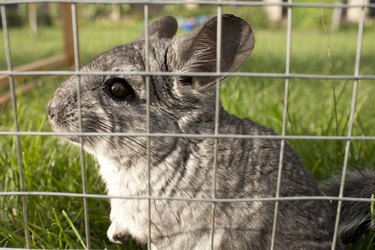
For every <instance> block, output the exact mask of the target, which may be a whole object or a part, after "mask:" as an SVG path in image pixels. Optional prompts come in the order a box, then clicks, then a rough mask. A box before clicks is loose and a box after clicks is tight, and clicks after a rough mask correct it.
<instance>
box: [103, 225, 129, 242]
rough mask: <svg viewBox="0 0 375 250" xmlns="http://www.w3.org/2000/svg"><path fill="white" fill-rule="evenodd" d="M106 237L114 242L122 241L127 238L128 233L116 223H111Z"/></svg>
mask: <svg viewBox="0 0 375 250" xmlns="http://www.w3.org/2000/svg"><path fill="white" fill-rule="evenodd" d="M107 236H108V239H109V240H110V241H111V242H114V243H122V242H123V241H124V240H126V239H127V238H128V233H127V231H126V230H125V229H122V228H121V227H119V226H118V224H117V223H112V224H111V226H110V227H109V228H108V231H107Z"/></svg>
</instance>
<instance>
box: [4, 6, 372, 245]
mask: <svg viewBox="0 0 375 250" xmlns="http://www.w3.org/2000/svg"><path fill="white" fill-rule="evenodd" d="M41 2H45V1H39V0H30V1H27V0H23V1H21V0H7V1H5V0H0V6H1V16H2V27H3V35H4V48H5V56H6V69H4V70H0V75H7V76H8V78H9V92H10V94H11V106H12V114H13V118H14V127H15V130H14V131H0V137H7V136H13V137H14V138H15V139H16V141H15V145H16V152H17V161H18V163H17V164H18V171H19V190H17V191H1V192H0V196H3V197H5V196H9V197H13V196H17V197H21V199H22V210H23V213H22V214H23V224H24V237H25V242H26V246H25V247H26V248H31V241H32V239H31V238H30V235H31V232H30V231H29V218H28V214H29V212H28V198H29V197H30V196H43V197H47V196H56V197H61V196H63V197H72V198H82V199H83V214H84V227H83V229H84V232H85V233H84V234H85V246H86V247H87V248H91V243H90V223H89V221H90V218H89V210H90V207H89V205H88V199H108V198H119V199H130V200H131V199H135V200H147V201H148V221H149V227H148V228H149V229H148V230H149V232H148V249H151V242H152V239H151V233H150V232H151V201H153V200H173V201H199V202H209V203H212V216H211V222H212V223H211V225H212V227H211V242H210V244H211V249H213V248H214V234H215V210H216V205H217V204H219V203H221V202H255V201H273V202H275V209H274V216H273V228H272V232H273V233H272V242H271V246H270V249H275V245H274V240H275V234H276V233H277V232H276V226H277V222H278V220H277V218H278V211H279V202H282V201H292V200H336V201H338V206H337V215H336V220H335V222H336V223H335V228H334V235H333V239H332V242H333V243H332V249H335V242H336V241H337V237H338V236H337V235H338V227H339V220H340V212H341V207H342V202H343V201H360V202H373V201H374V199H373V198H353V197H344V195H343V191H344V186H345V177H346V173H347V171H348V161H349V155H350V151H351V146H352V143H353V142H354V141H375V136H371V135H365V136H362V135H353V125H354V123H355V114H356V108H357V95H358V85H359V81H360V80H374V79H375V74H360V63H361V54H362V51H361V49H362V44H363V36H364V23H365V10H366V9H367V8H375V4H373V3H366V2H365V1H363V2H362V3H361V4H344V3H336V4H330V3H304V2H293V1H292V0H288V1H287V2H286V1H285V2H276V3H275V2H267V1H262V2H260V1H222V0H217V1H202V0H195V1H193V2H192V3H194V4H204V5H210V6H213V7H215V8H216V15H217V16H218V17H221V16H222V14H223V6H245V7H260V6H282V7H284V8H286V9H287V14H286V51H285V71H284V72H283V73H271V72H265V73H263V72H234V73H229V72H221V70H220V69H221V61H222V58H221V51H222V50H221V44H222V40H221V39H222V33H221V32H222V22H221V18H218V22H217V34H218V35H217V60H216V63H217V64H216V72H203V73H202V72H188V73H176V72H152V71H150V67H149V61H148V58H149V46H148V44H149V36H148V25H149V6H150V5H151V4H153V5H164V4H168V5H181V4H186V3H188V1H182V0H148V1H136V0H116V1H115V0H112V1H111V0H110V1H108V0H106V1H104V0H75V1H72V0H66V1H64V0H56V1H48V2H53V3H69V4H70V10H71V16H72V20H71V22H72V30H73V33H72V37H73V45H74V69H73V70H39V71H37V70H34V71H20V70H15V69H14V67H13V63H12V56H11V53H12V52H11V44H10V39H9V29H8V24H7V18H6V16H7V13H6V8H5V7H6V6H7V5H10V4H18V3H23V4H25V3H26V4H27V3H41ZM98 3H105V4H131V3H137V4H142V5H143V16H144V20H143V21H144V30H145V34H146V35H145V44H146V46H145V55H146V56H145V58H146V61H145V71H140V72H135V71H131V72H130V71H125V72H124V71H90V72H87V71H80V70H81V65H80V58H79V55H80V52H79V46H78V44H79V42H78V37H79V29H78V24H77V9H76V8H77V4H98ZM295 8H313V9H348V8H359V9H360V10H361V12H360V13H361V14H360V18H359V22H358V31H357V39H356V53H355V63H354V69H353V74H300V73H293V72H292V71H291V54H292V33H293V28H292V23H293V11H294V9H295ZM12 49H15V48H12ZM72 75H75V76H77V79H78V80H77V81H76V88H77V93H78V96H80V95H81V94H80V91H81V87H80V77H82V76H86V75H132V76H134V75H139V76H144V77H145V83H146V96H147V98H146V101H147V103H146V107H147V109H146V132H145V133H129V132H123V133H115V132H113V133H107V132H106V133H104V132H83V130H82V120H81V119H82V118H81V116H82V114H81V112H82V111H81V104H80V98H78V107H79V110H80V114H79V124H80V129H79V131H78V132H75V133H70V132H69V133H68V132H66V133H58V132H42V131H21V129H20V128H19V127H20V126H19V119H18V113H17V98H16V91H15V77H16V76H72ZM151 76H212V77H216V97H215V103H216V108H215V118H214V119H215V128H214V132H213V133H212V134H178V133H169V132H164V133H156V132H151V130H150V122H151V121H150V120H151V116H150V95H149V94H150V77H151ZM226 76H236V77H244V78H265V79H270V78H278V79H281V80H283V81H284V88H283V108H282V123H281V133H280V135H239V134H220V133H219V119H220V116H219V112H220V110H219V107H220V77H226ZM293 79H307V80H309V79H310V80H323V79H324V80H349V81H352V83H353V85H352V96H351V105H350V112H349V120H348V123H347V132H346V134H344V135H303V134H301V135H291V134H288V133H287V120H288V108H289V106H290V105H293V103H289V101H288V100H289V89H290V87H289V84H290V81H291V80H293ZM22 136H58V137H63V136H79V138H80V142H79V145H80V160H79V164H80V166H81V171H80V172H81V177H82V180H81V185H82V193H73V192H72V193H69V192H47V191H33V190H29V189H27V188H26V187H25V178H26V177H25V175H24V163H23V158H22V151H23V149H22V146H21V141H20V140H21V139H20V138H21V137H22ZM91 136H120V137H145V138H146V139H147V144H146V145H147V162H148V173H149V174H148V196H143V197H134V196H128V197H126V196H111V195H101V194H92V193H89V192H88V191H87V180H86V179H87V177H86V172H87V169H86V168H87V166H86V165H87V162H85V155H84V150H83V148H84V146H83V140H82V137H91ZM162 137H184V138H212V139H214V165H213V168H212V171H213V173H214V174H213V178H214V179H213V180H212V183H213V185H212V195H211V199H198V198H176V197H163V196H160V197H158V196H152V193H151V177H150V173H151V168H152V165H151V161H150V154H151V153H150V147H151V144H150V139H153V138H162ZM220 138H238V139H264V140H269V139H277V140H280V141H281V144H280V156H279V163H278V165H279V168H278V179H277V190H276V196H275V197H272V198H248V199H235V198H233V199H230V198H228V199H223V198H217V197H216V196H215V188H216V181H217V180H216V171H217V156H218V154H220V152H219V151H218V139H220ZM290 140H324V141H343V142H345V151H344V160H343V164H342V170H341V186H340V192H339V196H338V197H330V196H316V197H315V196H306V197H303V196H301V197H280V193H279V192H280V185H281V181H282V167H283V157H284V148H285V145H286V141H290ZM103 237H104V236H103Z"/></svg>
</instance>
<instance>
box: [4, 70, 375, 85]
mask: <svg viewBox="0 0 375 250" xmlns="http://www.w3.org/2000/svg"><path fill="white" fill-rule="evenodd" d="M0 75H13V76H50V75H52V76H70V75H124V76H137V75H140V76H215V77H230V76H238V77H254V78H289V79H313V80H375V75H357V76H354V75H324V74H292V73H289V74H285V73H261V72H220V73H217V72H152V71H149V72H145V71H138V72H137V71H78V72H76V71H67V70H61V71H56V70H55V71H54V70H49V71H46V70H45V71H42V70H41V71H17V70H0ZM328 83H330V82H328ZM304 84H307V83H304Z"/></svg>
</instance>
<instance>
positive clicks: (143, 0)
mask: <svg viewBox="0 0 375 250" xmlns="http://www.w3.org/2000/svg"><path fill="white" fill-rule="evenodd" d="M43 2H46V0H0V4H4V5H7V4H16V3H43ZM47 2H50V3H93V4H97V3H106V4H120V3H124V4H126V3H128V4H132V3H137V4H169V5H172V4H173V5H180V4H189V3H193V4H203V5H214V6H217V5H222V6H253V7H259V6H282V7H294V8H323V9H325V8H327V9H340V8H341V9H347V8H359V7H366V8H375V4H373V3H369V4H344V3H342V4H337V3H335V4H329V3H300V2H295V3H292V4H290V3H284V2H282V3H275V2H257V1H254V2H251V1H233V0H232V1H220V0H139V1H138V0H47Z"/></svg>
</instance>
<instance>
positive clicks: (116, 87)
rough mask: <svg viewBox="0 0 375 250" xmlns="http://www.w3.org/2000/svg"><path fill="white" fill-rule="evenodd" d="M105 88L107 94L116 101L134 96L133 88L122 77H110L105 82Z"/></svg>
mask: <svg viewBox="0 0 375 250" xmlns="http://www.w3.org/2000/svg"><path fill="white" fill-rule="evenodd" d="M106 88H107V92H108V94H109V96H110V97H111V98H112V99H115V100H117V101H124V100H131V99H132V98H133V97H134V90H133V89H132V87H131V86H130V85H129V83H128V82H127V81H126V80H124V79H120V78H115V79H110V80H108V81H107V82H106Z"/></svg>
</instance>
